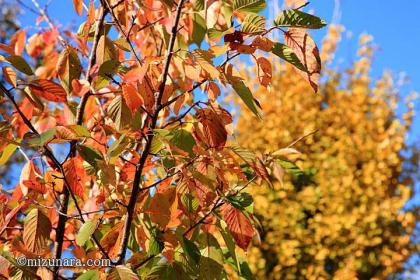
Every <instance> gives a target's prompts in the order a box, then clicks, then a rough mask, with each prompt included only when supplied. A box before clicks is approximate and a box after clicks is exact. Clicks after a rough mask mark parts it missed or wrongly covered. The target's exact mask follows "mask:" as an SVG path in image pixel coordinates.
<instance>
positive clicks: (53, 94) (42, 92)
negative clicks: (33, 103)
mask: <svg viewBox="0 0 420 280" xmlns="http://www.w3.org/2000/svg"><path fill="white" fill-rule="evenodd" d="M29 88H30V89H31V91H32V92H33V93H34V94H35V95H37V96H40V97H42V98H44V99H46V100H48V101H52V102H67V93H66V91H65V90H64V88H63V87H62V86H60V85H58V84H56V83H54V82H51V81H50V80H47V79H39V80H34V81H32V82H31V83H30V84H29Z"/></svg>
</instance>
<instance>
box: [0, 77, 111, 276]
mask: <svg viewBox="0 0 420 280" xmlns="http://www.w3.org/2000/svg"><path fill="white" fill-rule="evenodd" d="M0 92H2V93H3V94H4V95H6V96H7V97H8V98H9V100H10V101H11V102H12V104H13V106H14V107H15V109H16V111H17V112H18V114H19V116H20V117H21V118H22V120H23V122H24V123H25V125H26V126H28V128H29V129H30V130H31V131H32V132H33V133H34V134H35V135H40V134H39V132H38V131H37V130H36V129H35V127H34V126H33V125H32V123H31V122H30V121H29V119H28V118H27V117H26V116H25V115H24V114H23V112H22V110H20V108H19V105H18V104H17V103H16V100H15V98H14V96H13V95H12V94H11V93H10V91H8V90H7V89H6V88H5V87H4V86H3V84H1V83H0ZM43 149H44V152H43V153H44V155H45V156H46V157H48V158H49V159H50V160H51V161H52V162H53V163H54V164H55V166H56V167H57V168H58V169H59V170H60V172H61V173H62V174H63V182H64V185H65V186H66V187H65V188H64V190H63V193H62V194H61V195H60V199H59V204H60V209H59V210H57V213H58V214H59V220H58V224H57V229H56V236H57V237H56V240H55V244H54V247H55V251H54V256H55V258H57V259H60V258H61V253H62V247H63V242H64V232H65V222H66V221H67V219H68V218H69V217H68V215H67V209H68V201H69V197H70V195H71V197H72V199H73V200H74V205H75V207H76V209H77V212H78V216H79V217H80V220H81V221H82V222H85V220H84V218H83V215H84V213H83V212H82V210H81V208H80V206H79V204H78V202H77V199H76V197H75V195H74V193H73V192H72V191H71V188H70V184H69V182H68V180H67V178H66V176H65V173H64V168H63V165H62V164H61V163H60V162H59V161H58V159H57V158H56V157H55V156H54V154H53V152H52V151H51V149H50V148H49V147H48V145H46V144H45V145H44V146H43ZM66 193H67V200H66V201H65V200H64V199H62V196H63V195H64V194H66ZM63 202H66V203H65V204H64V203H63ZM62 217H64V218H62ZM60 219H61V220H62V221H64V222H63V223H64V224H63V225H62V227H63V228H62V229H61V228H60V226H61V224H60ZM60 230H61V232H60V234H61V233H62V237H61V238H60V239H59V238H58V234H59V231H60ZM92 238H93V240H94V242H95V244H96V245H97V246H98V248H99V250H100V251H101V252H102V254H103V255H104V256H105V257H106V258H107V259H110V257H109V256H108V254H107V253H106V251H105V250H104V249H103V247H102V246H101V244H100V243H99V240H98V239H97V238H96V237H95V236H94V235H92ZM57 249H60V250H57ZM57 255H58V257H57ZM57 269H58V267H57Z"/></svg>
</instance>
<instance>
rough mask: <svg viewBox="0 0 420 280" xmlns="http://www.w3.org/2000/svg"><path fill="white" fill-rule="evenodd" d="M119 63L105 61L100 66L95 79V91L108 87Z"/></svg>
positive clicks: (116, 61)
mask: <svg viewBox="0 0 420 280" xmlns="http://www.w3.org/2000/svg"><path fill="white" fill-rule="evenodd" d="M119 66H120V62H119V61H118V60H107V61H105V62H104V63H102V64H101V66H100V67H99V70H98V77H97V78H96V79H95V82H94V87H95V89H97V90H98V89H101V88H103V87H105V86H107V85H108V83H109V81H110V80H111V78H112V76H114V74H115V73H116V72H117V70H118V67H119Z"/></svg>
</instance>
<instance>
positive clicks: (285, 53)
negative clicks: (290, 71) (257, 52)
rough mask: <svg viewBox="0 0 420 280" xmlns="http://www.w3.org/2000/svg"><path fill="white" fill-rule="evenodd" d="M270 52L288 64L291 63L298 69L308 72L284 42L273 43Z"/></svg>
mask: <svg viewBox="0 0 420 280" xmlns="http://www.w3.org/2000/svg"><path fill="white" fill-rule="evenodd" d="M271 52H272V53H273V54H275V55H277V56H278V57H280V58H282V59H283V60H285V61H287V62H289V63H290V64H292V65H293V66H295V67H296V68H298V69H299V70H302V71H304V72H308V69H306V67H305V66H304V65H303V64H302V63H301V62H300V60H299V58H298V56H297V55H296V53H295V52H294V51H293V50H292V49H291V48H289V47H288V46H286V45H285V44H281V43H274V46H273V48H272V49H271Z"/></svg>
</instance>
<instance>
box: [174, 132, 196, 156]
mask: <svg viewBox="0 0 420 280" xmlns="http://www.w3.org/2000/svg"><path fill="white" fill-rule="evenodd" d="M171 134H172V135H173V137H172V139H171V143H172V144H174V145H175V146H177V147H178V148H180V149H182V150H184V151H186V152H188V153H189V154H190V155H193V147H194V145H195V140H194V137H193V136H192V135H191V133H190V132H189V131H187V130H185V129H182V128H181V129H177V130H174V131H173V132H172V133H171Z"/></svg>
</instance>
